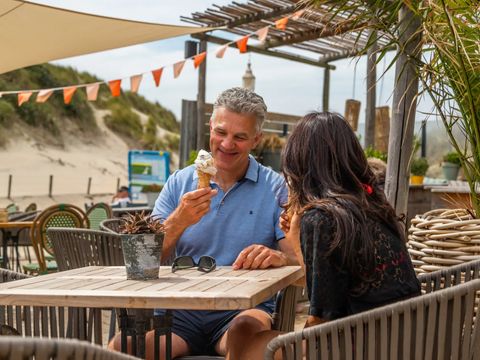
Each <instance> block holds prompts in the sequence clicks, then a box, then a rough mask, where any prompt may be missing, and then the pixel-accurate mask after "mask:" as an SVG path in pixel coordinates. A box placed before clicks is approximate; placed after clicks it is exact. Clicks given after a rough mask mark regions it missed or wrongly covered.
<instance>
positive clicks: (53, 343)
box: [0, 336, 138, 360]
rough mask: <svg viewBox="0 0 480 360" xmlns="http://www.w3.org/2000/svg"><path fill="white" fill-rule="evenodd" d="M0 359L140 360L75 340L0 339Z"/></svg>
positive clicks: (9, 337)
mask: <svg viewBox="0 0 480 360" xmlns="http://www.w3.org/2000/svg"><path fill="white" fill-rule="evenodd" d="M0 358H1V359H5V360H18V359H44V360H46V359H57V360H71V359H89V360H138V358H136V357H133V356H130V355H126V354H122V353H120V352H115V351H108V350H106V349H103V348H102V347H100V346H97V345H93V344H89V343H87V342H85V341H79V340H74V339H43V338H22V337H18V336H17V337H16V336H5V337H0Z"/></svg>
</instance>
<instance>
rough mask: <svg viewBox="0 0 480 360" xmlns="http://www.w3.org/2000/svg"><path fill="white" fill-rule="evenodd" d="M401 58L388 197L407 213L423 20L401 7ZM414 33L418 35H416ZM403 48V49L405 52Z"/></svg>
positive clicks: (387, 178) (387, 180) (389, 165)
mask: <svg viewBox="0 0 480 360" xmlns="http://www.w3.org/2000/svg"><path fill="white" fill-rule="evenodd" d="M399 22H400V28H399V30H398V33H399V34H401V37H400V46H399V49H398V50H397V51H400V52H401V53H400V55H399V57H398V59H397V62H396V67H395V90H394V93H393V112H392V122H391V126H390V136H389V144H388V165H387V176H386V184H385V194H386V196H387V199H388V201H389V202H390V204H391V205H392V206H393V207H394V209H395V211H396V213H397V214H398V215H400V214H406V212H407V203H408V191H409V186H408V183H409V170H408V168H409V159H410V155H411V153H412V148H413V130H414V122H415V113H416V109H417V103H416V95H417V93H418V76H417V72H416V71H415V65H414V61H415V60H414V59H415V58H416V57H418V56H419V53H420V50H421V48H420V46H421V45H420V40H421V33H420V31H419V30H420V25H421V23H420V19H419V18H418V17H415V16H414V14H413V13H412V12H411V11H410V10H409V9H408V7H407V6H406V5H402V9H401V10H400V14H399ZM413 34H416V35H415V36H413ZM402 49H403V50H402Z"/></svg>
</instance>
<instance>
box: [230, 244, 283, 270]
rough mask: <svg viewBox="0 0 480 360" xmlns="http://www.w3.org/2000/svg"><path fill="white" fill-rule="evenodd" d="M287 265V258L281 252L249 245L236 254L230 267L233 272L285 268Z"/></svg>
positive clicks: (262, 246) (261, 246)
mask: <svg viewBox="0 0 480 360" xmlns="http://www.w3.org/2000/svg"><path fill="white" fill-rule="evenodd" d="M287 263H288V261H287V257H286V256H285V254H283V253H282V252H281V251H278V250H273V249H270V248H268V247H266V246H264V245H250V246H249V247H246V248H245V249H243V250H242V251H241V252H240V254H238V257H237V259H236V260H235V262H234V263H233V265H232V266H233V269H234V270H240V269H249V270H255V269H266V268H269V267H280V266H285V265H287Z"/></svg>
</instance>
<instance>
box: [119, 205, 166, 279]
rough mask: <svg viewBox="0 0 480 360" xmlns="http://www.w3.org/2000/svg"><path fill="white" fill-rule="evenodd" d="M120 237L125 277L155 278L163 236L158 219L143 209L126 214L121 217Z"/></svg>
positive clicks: (158, 266)
mask: <svg viewBox="0 0 480 360" xmlns="http://www.w3.org/2000/svg"><path fill="white" fill-rule="evenodd" d="M120 237H121V238H122V249H123V258H124V260H125V268H126V271H127V279H131V280H150V279H157V278H158V270H159V268H160V260H161V255H162V246H163V239H164V237H165V227H164V225H163V224H162V222H161V221H160V219H158V218H157V217H155V216H152V215H147V214H146V213H145V212H143V211H142V212H141V213H135V214H128V215H126V216H125V217H123V218H122V223H121V224H120Z"/></svg>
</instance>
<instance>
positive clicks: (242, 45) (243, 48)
mask: <svg viewBox="0 0 480 360" xmlns="http://www.w3.org/2000/svg"><path fill="white" fill-rule="evenodd" d="M247 42H248V36H244V37H243V38H241V39H240V40H237V47H238V50H240V54H243V53H246V52H247Z"/></svg>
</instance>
